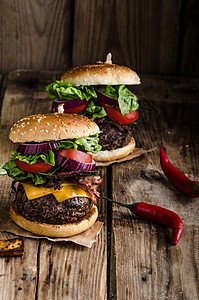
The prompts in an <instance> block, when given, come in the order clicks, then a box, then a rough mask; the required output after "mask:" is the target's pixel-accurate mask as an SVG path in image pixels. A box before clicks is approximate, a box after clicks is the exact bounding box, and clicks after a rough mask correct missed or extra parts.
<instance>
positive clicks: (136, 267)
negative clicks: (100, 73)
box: [110, 76, 199, 300]
mask: <svg viewBox="0 0 199 300" xmlns="http://www.w3.org/2000/svg"><path fill="white" fill-rule="evenodd" d="M145 79H146V80H145ZM156 85H157V87H156V89H154V87H155V86H156ZM198 87H199V85H198V82H197V83H196V82H195V83H193V82H189V81H186V82H185V84H184V85H183V81H181V84H180V83H179V84H177V82H176V79H174V80H173V82H172V79H171V78H167V80H166V79H164V80H163V79H162V80H161V78H159V79H157V81H156V80H154V79H152V78H151V79H150V77H148V76H143V90H142V86H140V87H137V94H138V95H139V98H140V106H141V107H140V109H141V110H142V111H141V112H140V116H141V119H140V120H139V122H138V130H137V133H136V134H135V138H136V141H137V143H138V145H139V146H141V145H143V147H144V148H150V147H151V146H157V149H159V148H160V147H165V148H166V150H167V154H168V156H169V158H170V160H171V162H172V163H173V164H174V165H175V166H176V167H177V168H179V169H180V170H181V171H184V172H185V174H186V175H187V176H189V178H190V179H195V180H197V178H198V177H199V157H198V153H199V151H198V150H199V144H198V141H199V133H198V130H197V128H198V105H199V103H198V101H197V96H196V94H198V93H197V91H198ZM157 91H158V93H157ZM168 91H169V93H168ZM177 91H178V92H177ZM190 91H192V92H190ZM192 94H195V97H193V98H192ZM182 95H183V96H182ZM189 98H192V99H189ZM185 99H186V100H185ZM189 100H190V104H189V106H187V103H188V102H189ZM113 174H114V177H113V182H112V190H113V199H115V200H117V201H121V202H125V203H135V202H141V201H143V202H147V203H151V204H155V205H160V206H162V207H165V208H167V209H170V210H172V211H175V212H176V213H177V214H179V216H180V217H181V219H182V221H183V223H184V232H183V235H182V238H181V240H180V242H179V244H178V245H177V246H176V247H173V246H170V241H171V232H170V230H168V229H167V228H164V227H162V226H160V225H156V224H152V223H150V222H147V221H144V220H141V219H138V218H136V217H133V216H132V213H131V212H130V211H128V210H127V209H125V208H119V207H118V206H117V205H113V216H112V218H113V221H112V239H113V247H112V257H114V256H115V258H114V259H112V260H111V264H112V268H114V269H115V270H116V276H115V279H114V281H113V283H112V286H111V287H110V296H112V294H114V293H115V294H116V295H117V299H190V300H191V299H198V297H199V289H198V286H199V285H198V272H199V256H198V251H199V243H198V236H197V234H198V230H199V218H198V216H197V211H198V209H199V203H198V200H197V199H189V198H188V197H186V196H184V195H182V194H181V193H180V192H178V191H177V190H176V189H175V188H174V187H173V186H172V185H171V184H170V183H169V182H168V180H167V179H166V177H165V176H164V174H163V172H162V170H161V168H160V163H159V150H157V151H154V152H151V153H149V154H147V155H144V156H142V157H140V158H138V159H134V160H133V161H131V162H128V163H123V164H120V165H114V166H113ZM113 276H114V275H113ZM124 278H125V280H124ZM111 293H112V294H111Z"/></svg>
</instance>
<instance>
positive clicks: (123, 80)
mask: <svg viewBox="0 0 199 300" xmlns="http://www.w3.org/2000/svg"><path fill="white" fill-rule="evenodd" d="M61 80H62V81H68V82H70V83H73V84H74V85H76V86H78V85H119V84H140V78H139V77H138V75H137V74H136V72H134V71H133V70H131V69H130V68H128V67H124V66H119V65H116V64H112V63H98V64H94V65H85V66H80V67H75V68H73V69H70V70H68V71H67V72H66V73H64V74H63V75H62V76H61Z"/></svg>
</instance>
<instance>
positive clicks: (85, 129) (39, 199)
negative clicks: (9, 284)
mask: <svg viewBox="0 0 199 300" xmlns="http://www.w3.org/2000/svg"><path fill="white" fill-rule="evenodd" d="M98 133H99V127H98V126H97V125H96V124H95V122H94V121H93V120H92V119H89V118H87V117H85V116H82V115H77V114H63V113H51V114H45V115H41V114H39V115H32V116H29V117H26V118H23V119H21V120H19V121H18V122H17V123H16V124H15V125H14V126H13V127H12V128H11V131H10V135H9V138H10V140H11V141H12V142H14V143H18V147H17V150H16V151H13V152H12V157H11V158H10V159H9V161H8V162H7V163H6V164H5V166H4V169H5V170H6V172H7V174H8V175H9V176H10V177H11V178H13V179H14V182H13V188H15V183H16V182H18V183H19V184H18V187H17V189H15V191H16V199H15V201H14V202H13V203H12V204H11V208H10V215H11V218H12V219H13V221H14V222H15V223H16V224H18V225H19V226H21V227H22V228H24V229H26V230H28V231H31V232H32V233H34V234H37V235H45V236H51V237H65V236H71V235H75V234H78V233H80V232H83V231H85V230H86V229H88V228H90V227H91V226H92V225H93V224H94V223H95V221H96V219H97V217H98V210H97V206H96V200H97V198H98V197H99V192H98V191H97V189H98V188H99V187H100V186H101V184H102V183H103V180H102V178H101V177H100V176H99V175H98V172H96V171H95V161H94V160H93V158H92V156H91V155H90V154H88V152H90V153H97V152H98V151H99V150H100V149H101V146H99V144H98V141H99V138H98Z"/></svg>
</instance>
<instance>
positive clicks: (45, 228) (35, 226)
mask: <svg viewBox="0 0 199 300" xmlns="http://www.w3.org/2000/svg"><path fill="white" fill-rule="evenodd" d="M10 217H11V219H12V220H13V221H14V222H15V223H16V224H17V225H19V226H20V227H22V228H23V229H25V230H27V231H30V232H32V233H34V234H37V235H42V236H49V237H67V236H72V235H76V234H78V233H81V232H83V231H85V230H87V229H88V228H90V227H91V226H92V225H93V224H94V223H95V221H96V220H97V217H98V209H97V207H96V206H95V205H93V207H92V209H91V211H90V212H89V215H88V216H87V218H85V219H83V220H81V221H79V222H76V223H68V224H62V225H55V224H46V223H39V222H35V221H30V220H27V219H25V218H24V217H23V216H22V215H21V214H20V213H19V210H18V208H17V204H16V201H13V202H12V204H11V207H10Z"/></svg>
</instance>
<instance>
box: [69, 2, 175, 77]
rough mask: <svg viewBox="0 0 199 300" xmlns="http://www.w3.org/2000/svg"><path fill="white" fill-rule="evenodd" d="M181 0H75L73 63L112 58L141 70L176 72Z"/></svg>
mask: <svg viewBox="0 0 199 300" xmlns="http://www.w3.org/2000/svg"><path fill="white" fill-rule="evenodd" d="M180 10H181V0H178V1H175V3H174V2H173V1H161V3H160V2H159V1H156V0H155V1H150V5H149V3H148V1H136V0H134V1H129V0H125V1H123V2H122V5H121V1H99V0H96V1H91V0H86V1H80V0H76V1H75V19H74V46H73V65H74V66H76V65H81V64H86V63H94V62H95V61H96V60H101V61H105V58H106V55H107V53H108V52H111V53H112V54H113V61H114V62H116V63H118V64H123V65H127V66H130V67H132V68H134V69H135V70H137V71H138V72H142V73H149V72H150V73H152V74H175V73H176V61H177V55H178V35H179V25H180V24H179V16H180Z"/></svg>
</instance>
